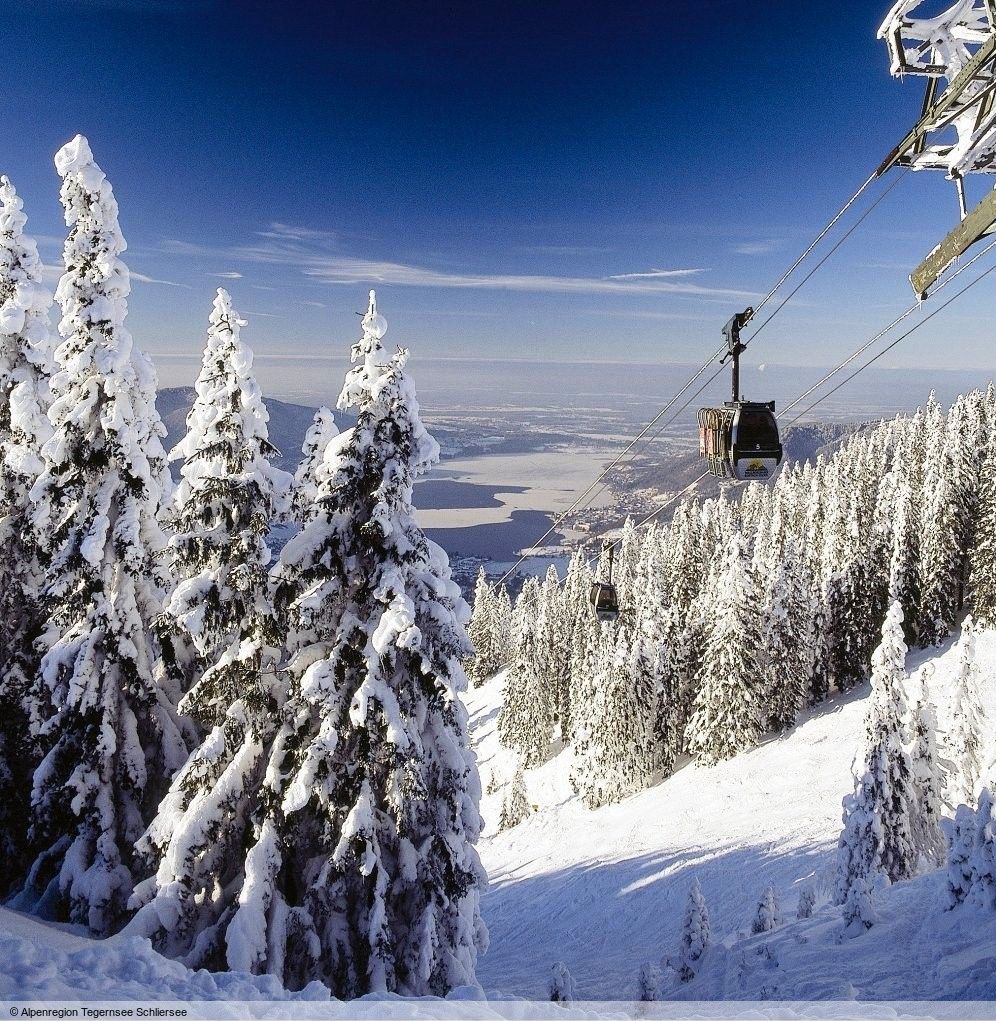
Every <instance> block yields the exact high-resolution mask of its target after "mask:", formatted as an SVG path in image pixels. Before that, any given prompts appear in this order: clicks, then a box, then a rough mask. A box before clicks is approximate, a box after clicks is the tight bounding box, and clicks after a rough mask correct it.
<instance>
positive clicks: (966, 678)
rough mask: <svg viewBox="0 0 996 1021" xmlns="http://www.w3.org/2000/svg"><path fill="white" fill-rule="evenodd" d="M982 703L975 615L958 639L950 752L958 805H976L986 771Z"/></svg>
mask: <svg viewBox="0 0 996 1021" xmlns="http://www.w3.org/2000/svg"><path fill="white" fill-rule="evenodd" d="M981 742H982V705H981V702H980V701H979V686H978V666H977V664H976V658H975V627H974V624H973V622H972V618H971V617H966V618H965V621H964V623H963V624H962V629H961V637H960V638H959V640H958V673H957V676H956V679H955V694H954V699H953V707H952V724H951V730H950V733H949V735H948V742H947V752H948V756H949V758H950V759H951V761H952V762H953V763H954V767H955V768H954V769H953V770H952V772H951V774H950V776H949V785H948V800H949V802H950V803H951V804H952V805H953V806H955V807H957V806H958V805H968V806H970V807H972V808H974V807H975V792H976V788H977V787H978V784H979V779H980V776H981V774H982V756H981Z"/></svg>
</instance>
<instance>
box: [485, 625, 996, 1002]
mask: <svg viewBox="0 0 996 1021" xmlns="http://www.w3.org/2000/svg"><path fill="white" fill-rule="evenodd" d="M952 645H953V643H950V642H949V643H948V644H947V645H945V646H944V647H943V648H942V649H940V650H937V649H931V650H926V651H914V652H913V653H911V654H910V656H909V658H908V661H907V670H908V672H910V673H912V672H913V671H915V669H916V668H917V667H919V666H920V665H921V664H922V663H924V662H926V661H927V660H930V659H933V658H934V657H939V658H938V659H937V660H936V665H937V671H936V673H935V675H934V678H933V681H932V684H931V697H932V699H934V700H936V702H937V703H938V715H939V727H940V730H941V731H942V733H941V734H940V735H939V741H940V748H941V754H942V757H944V755H945V746H944V743H943V742H944V736H943V731H944V729H945V726H946V720H947V715H948V713H947V710H948V691H947V689H948V686H949V685H950V683H951V681H952V679H953V677H954V673H955V669H956V666H957V652H956V650H954V649H953V647H952ZM978 655H979V665H980V671H981V676H982V678H983V679H987V678H989V677H991V676H992V674H993V673H994V672H996V632H992V631H989V632H985V633H984V634H982V635H980V638H979V642H978ZM503 684H504V675H502V674H499V675H498V676H497V677H496V678H494V679H492V680H491V681H489V682H488V683H487V684H486V685H484V686H482V687H480V688H476V689H473V690H471V691H470V692H469V694H468V696H467V702H468V707H469V709H470V713H471V726H472V731H473V735H474V740H475V743H476V745H477V751H478V756H479V762H480V767H481V773H482V780H483V784H484V786H485V789H487V788H488V787H489V786H491V780H492V776H494V775H496V777H497V780H498V789H497V791H495V792H494V793H492V794H486V795H485V797H484V801H483V805H482V814H483V816H484V818H485V820H486V823H487V829H486V830H485V835H484V838H483V839H482V844H481V853H482V858H483V860H484V864H485V866H486V868H487V869H488V873H489V875H490V877H491V885H490V889H489V891H488V892H487V894H486V895H485V897H484V899H483V902H482V911H483V914H484V918H485V921H486V922H487V923H488V926H489V928H490V931H491V948H490V950H489V951H488V953H487V954H486V955H485V956H484V957H483V958H482V960H481V962H480V965H479V967H478V978H479V980H480V981H481V983H482V985H483V986H484V988H485V989H486V990H489V991H490V990H499V989H500V990H502V991H504V992H506V993H511V994H514V995H517V996H526V997H537V998H542V997H544V996H545V991H546V984H547V982H548V980H549V975H550V969H551V967H552V965H553V963H554V962H555V961H557V960H563V961H565V962H566V963H567V965H568V967H569V968H570V969H571V971H572V973H573V974H574V977H575V979H576V981H577V983H578V986H579V993H580V996H581V997H582V998H584V999H615V1000H626V999H633V998H636V997H637V996H638V988H637V977H638V973H639V969H640V966H641V964H643V963H644V962H653V963H659V962H660V961H661V959H662V958H666V957H668V956H674V957H677V954H678V943H679V939H680V933H681V924H682V918H683V914H684V910H685V901H686V898H687V896H688V887H689V885H690V883H691V881H692V878H693V877H697V878H698V880H699V882H700V884H701V886H702V892H703V894H704V896H705V899H706V904H707V907H708V910H709V914H710V922H711V930H712V939H713V943H714V944H722V946H713V948H711V949H710V951H708V952H707V955H706V958H705V960H704V963H703V965H702V967H701V969H700V971H699V974H698V975H697V977H696V978H695V979H694V980H693V981H692V982H690V983H688V984H687V985H685V986H680V987H678V988H670V987H669V986H668V985H665V993H666V995H668V996H669V997H682V998H685V997H687V998H692V999H716V998H719V999H725V998H728V999H767V998H773V997H777V998H790V999H794V998H799V999H821V998H830V999H851V998H854V997H860V998H867V999H932V998H948V997H956V998H972V999H987V998H992V997H993V996H996V915H993V914H991V913H989V914H986V913H978V912H975V911H974V910H972V909H968V908H966V909H963V910H962V909H959V910H958V911H954V912H944V911H943V885H944V879H943V874H942V873H934V874H932V875H928V876H923V877H920V878H918V879H916V880H913V881H911V882H909V883H902V884H897V885H896V886H895V887H893V888H891V889H890V890H888V891H886V892H885V894H883V895H882V896H881V898H880V904H879V912H880V915H881V921H880V923H879V924H878V925H876V926H875V927H874V928H873V929H872V930H871V931H870V932H869V933H868V934H866V935H864V936H862V937H860V938H858V939H855V940H847V941H845V942H843V943H841V942H839V934H840V931H841V928H842V926H841V922H840V919H839V915H838V911H837V909H836V908H833V907H832V906H830V905H829V896H830V890H831V888H832V883H833V876H834V869H835V853H836V845H837V839H838V837H839V835H840V830H841V800H842V798H843V797H844V795H845V794H846V793H849V792H850V791H851V789H852V786H853V780H852V762H853V759H854V756H855V754H856V752H857V751H858V749H859V746H860V741H861V735H862V732H863V724H864V712H865V699H866V697H867V694H868V686H867V685H864V686H862V687H861V688H858V689H856V690H855V691H854V692H851V693H849V694H848V695H846V696H841V697H838V698H836V699H834V700H831V701H829V702H827V703H824V704H823V705H821V706H819V707H818V708H817V709H815V710H814V711H812V712H810V713H809V714H808V715H807V716H806V717H804V718H803V722H801V723H800V725H799V726H798V727H797V728H796V729H795V730H794V731H792V732H791V733H789V734H787V735H784V736H781V737H772V738H769V739H768V740H767V741H766V742H765V743H763V744H762V745H761V746H760V747H758V748H755V749H753V750H752V751H749V752H746V753H744V754H742V755H739V756H737V757H736V758H735V759H733V760H731V761H728V762H724V763H720V764H719V765H716V766H712V767H700V766H695V765H691V764H688V765H685V766H684V768H681V769H679V770H678V771H677V772H676V773H675V774H674V775H673V776H671V777H670V778H668V779H667V780H665V781H663V782H661V783H660V784H658V785H657V786H655V787H653V788H651V789H649V790H646V791H643V792H641V793H639V794H637V795H634V796H632V797H630V798H628V799H627V800H625V801H623V802H621V803H619V804H616V805H611V806H607V807H605V808H601V809H598V810H597V811H590V810H588V809H586V808H585V807H584V806H583V805H582V804H580V803H579V802H578V801H577V800H576V799H575V798H574V796H573V794H572V792H571V788H570V782H569V772H570V759H571V751H570V749H567V750H565V751H563V752H561V753H560V754H559V755H557V756H556V757H555V758H553V759H552V760H550V761H548V762H546V763H545V764H543V765H542V766H540V767H537V768H535V769H532V770H527V771H526V774H525V778H526V786H527V790H528V792H529V800H530V802H531V803H532V804H533V805H534V806H537V807H538V811H536V812H534V814H533V815H532V816H530V817H529V818H528V819H527V820H526V821H524V822H523V823H520V824H519V825H518V826H516V827H514V828H513V829H511V830H508V831H506V832H504V833H496V832H495V830H497V822H498V818H499V815H500V812H501V805H502V800H503V798H504V794H505V791H506V789H507V787H508V785H509V784H510V783H511V781H512V778H513V776H514V772H515V756H514V754H513V753H511V752H509V751H507V750H506V749H504V748H503V747H501V745H500V744H499V741H498V737H497V734H496V721H497V712H496V709H497V707H498V706H500V703H501V698H502V688H503ZM986 687H987V688H989V689H991V687H992V686H991V685H986ZM986 695H987V697H988V698H989V699H990V702H991V705H990V706H989V709H990V712H989V717H990V719H992V718H993V710H994V709H996V698H994V693H993V692H992V690H988V691H987V692H986ZM810 882H812V883H814V884H815V887H816V895H817V900H816V909H815V911H814V913H813V917H812V918H811V919H808V920H806V921H804V922H797V921H795V913H796V906H797V900H798V894H799V890H800V889H801V887H802V886H803V885H804V884H806V883H810ZM769 885H771V886H774V888H775V890H776V891H777V893H778V895H779V898H780V902H781V911H782V917H783V919H791V920H792V921H791V922H789V923H783V925H782V926H781V927H780V928H778V929H776V930H774V931H773V932H771V933H765V934H763V935H761V936H748V934H749V932H750V925H751V921H752V920H753V918H754V914H755V911H756V908H757V902H758V900H759V898H760V896H761V894H762V893H763V891H764V889H765V888H766V887H767V886H769Z"/></svg>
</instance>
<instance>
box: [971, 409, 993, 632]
mask: <svg viewBox="0 0 996 1021" xmlns="http://www.w3.org/2000/svg"><path fill="white" fill-rule="evenodd" d="M977 513H978V522H977V527H976V530H975V538H974V543H973V546H972V552H971V558H970V561H969V563H970V573H971V583H972V612H973V614H974V616H975V619H976V620H977V621H978V622H979V623H980V624H981V625H983V626H984V627H993V626H996V423H993V424H991V425H990V431H989V435H988V442H987V444H986V455H985V461H984V464H983V468H982V483H981V487H980V492H979V498H978V512H977Z"/></svg>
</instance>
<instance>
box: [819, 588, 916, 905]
mask: <svg viewBox="0 0 996 1021" xmlns="http://www.w3.org/2000/svg"><path fill="white" fill-rule="evenodd" d="M905 663H906V643H905V642H904V641H903V611H902V609H901V607H900V606H899V603H898V602H895V603H893V604H892V606H891V607H890V608H889V612H888V614H887V616H886V620H885V623H884V624H883V626H882V642H881V644H880V645H879V647H878V648H877V649H876V650H875V654H874V656H873V657H872V681H871V686H872V693H871V697H870V699H869V705H868V713H867V716H866V718H865V761H864V767H863V771H862V774H861V776H860V777H859V778H858V780H857V782H856V785H855V790H854V793H853V794H849V795H848V796H847V797H846V798H845V799H844V830H843V832H842V834H841V837H840V842H839V844H838V852H837V881H836V885H835V888H834V900H835V902H836V903H837V904H844V903H845V902H846V901H847V899H848V896H849V895H850V891H851V888H852V887H853V886H855V884H857V883H858V882H859V881H866V880H867V881H868V882H870V883H871V884H872V885H874V881H875V879H876V877H877V876H879V875H881V876H883V877H884V878H885V879H886V880H888V881H889V882H898V881H899V880H902V879H908V878H910V876H912V875H913V874H914V872H915V871H916V866H917V860H918V855H917V848H916V845H915V841H914V834H913V820H914V819H915V818H916V817H917V813H918V811H919V807H920V806H919V800H918V793H917V788H916V781H915V777H914V773H913V763H912V761H911V759H910V756H909V753H908V752H907V750H906V743H907V734H906V721H907V718H908V710H907V706H906V698H905V695H904V692H903V686H904V683H905V680H906V668H905ZM854 896H855V898H856V900H855V904H854V905H853V907H854V910H855V911H857V910H858V909H859V908H860V909H861V910H862V911H864V908H865V906H866V900H867V898H866V897H865V896H864V887H862V889H860V890H858V892H857V893H856V894H855V895H854ZM852 914H853V912H852ZM854 917H857V915H855V916H854ZM851 920H853V919H851Z"/></svg>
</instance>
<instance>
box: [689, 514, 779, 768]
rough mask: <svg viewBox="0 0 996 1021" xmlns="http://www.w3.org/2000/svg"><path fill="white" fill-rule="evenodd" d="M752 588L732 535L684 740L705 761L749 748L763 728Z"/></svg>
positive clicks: (755, 599) (743, 552)
mask: <svg viewBox="0 0 996 1021" xmlns="http://www.w3.org/2000/svg"><path fill="white" fill-rule="evenodd" d="M757 604H758V595H757V586H756V583H755V581H754V577H753V574H752V572H751V568H750V563H749V561H748V559H747V555H746V550H745V547H744V541H743V537H742V536H741V534H740V533H739V532H735V533H734V534H733V537H732V539H731V540H730V543H729V547H728V548H727V551H726V555H725V558H724V561H723V569H722V574H721V575H720V576H719V580H718V588H717V592H716V598H715V602H714V603H713V605H712V607H711V609H710V617H711V620H710V622H709V630H708V639H707V645H706V648H705V652H704V655H703V659H702V667H701V670H700V674H699V692H698V695H697V697H696V699H695V706H694V710H693V713H692V717H691V719H690V720H689V722H688V731H687V735H686V740H687V744H688V749H689V751H690V752H691V753H692V754H693V755H694V756H695V757H696V758H698V759H699V760H701V761H702V762H706V763H714V762H718V761H720V760H721V759H728V758H730V757H731V756H733V755H736V754H737V753H738V752H741V751H744V750H745V749H747V748H751V747H753V746H754V745H755V744H756V743H757V741H758V739H759V738H760V736H761V733H762V731H763V721H762V707H761V705H760V698H761V693H760V692H759V690H758V687H759V669H758V662H757V650H758V648H759V646H760V634H759V628H758V623H757Z"/></svg>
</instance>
